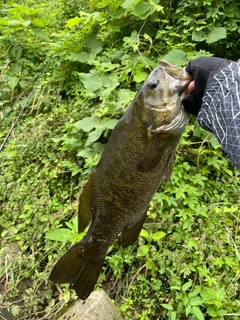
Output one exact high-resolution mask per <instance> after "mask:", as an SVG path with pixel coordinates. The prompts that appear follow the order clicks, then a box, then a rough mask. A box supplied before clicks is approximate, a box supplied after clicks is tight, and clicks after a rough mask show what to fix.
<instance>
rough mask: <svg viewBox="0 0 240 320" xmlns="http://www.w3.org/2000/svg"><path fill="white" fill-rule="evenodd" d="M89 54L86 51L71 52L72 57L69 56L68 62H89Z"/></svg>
mask: <svg viewBox="0 0 240 320" xmlns="http://www.w3.org/2000/svg"><path fill="white" fill-rule="evenodd" d="M88 57H89V55H88V53H87V52H85V51H81V52H70V55H69V56H68V60H71V61H79V62H82V63H84V62H87V61H88Z"/></svg>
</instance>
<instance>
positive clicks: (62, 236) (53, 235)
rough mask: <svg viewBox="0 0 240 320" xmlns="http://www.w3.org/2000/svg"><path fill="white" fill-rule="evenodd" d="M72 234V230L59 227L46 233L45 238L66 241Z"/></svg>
mask: <svg viewBox="0 0 240 320" xmlns="http://www.w3.org/2000/svg"><path fill="white" fill-rule="evenodd" d="M71 236H72V231H71V230H70V229H67V228H60V229H56V230H53V231H50V232H48V233H47V235H46V238H47V239H49V240H54V241H60V242H63V243H64V242H66V241H68V240H69V239H70V238H71Z"/></svg>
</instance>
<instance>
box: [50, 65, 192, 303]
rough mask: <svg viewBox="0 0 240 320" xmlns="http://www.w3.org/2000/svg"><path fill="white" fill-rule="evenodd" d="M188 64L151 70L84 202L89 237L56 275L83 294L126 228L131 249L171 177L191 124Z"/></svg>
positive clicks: (57, 279) (82, 217) (83, 220)
mask: <svg viewBox="0 0 240 320" xmlns="http://www.w3.org/2000/svg"><path fill="white" fill-rule="evenodd" d="M187 83H189V77H186V75H185V72H184V69H180V68H177V67H175V66H172V65H170V64H168V63H166V62H164V61H163V62H161V63H160V65H159V67H157V68H156V69H154V70H153V71H152V73H151V74H150V75H149V77H148V78H147V80H146V81H145V83H144V84H143V86H142V88H141V89H140V91H139V92H138V94H137V95H136V97H135V99H134V100H133V102H132V104H131V105H130V107H129V108H128V110H127V111H126V113H125V115H124V116H123V117H122V118H121V119H120V120H119V122H118V123H117V125H116V127H115V128H114V130H113V132H112V134H111V137H110V139H109V141H108V143H107V145H106V148H105V150H104V152H103V154H102V157H101V159H100V161H99V164H98V166H97V168H96V169H95V170H94V172H93V173H92V175H91V176H90V178H89V180H88V182H87V184H86V186H85V188H84V190H83V192H82V194H81V196H80V201H79V232H82V231H83V230H84V229H85V228H86V227H87V225H88V224H89V222H90V221H91V224H90V227H89V229H88V232H87V234H86V236H85V237H84V238H83V239H82V240H81V241H80V242H79V243H76V244H75V245H73V246H72V247H71V248H70V249H69V250H68V251H67V252H66V253H65V255H64V256H63V257H62V258H60V260H59V261H58V262H57V264H56V265H55V267H54V268H53V270H52V273H51V275H50V279H51V280H52V281H53V282H56V283H71V284H73V286H74V288H75V290H76V292H77V294H78V296H79V298H81V299H86V298H87V297H88V295H89V294H90V293H91V291H92V290H93V289H94V286H95V283H96V281H97V278H98V276H99V274H100V272H101V268H102V265H103V262H104V259H105V256H106V254H107V250H108V248H109V246H110V245H111V244H112V243H113V241H114V240H115V239H116V238H117V236H118V235H119V234H120V233H121V240H122V246H123V247H124V248H125V247H127V246H128V245H130V244H132V243H133V242H134V241H135V240H136V239H137V237H138V235H139V232H140V230H141V228H142V225H143V222H144V219H145V215H146V211H147V209H148V206H149V202H150V201H151V199H152V197H153V195H154V193H155V192H156V190H157V188H158V186H159V183H160V181H161V180H164V181H167V180H168V179H169V178H170V176H171V172H172V171H171V169H172V161H173V156H174V152H175V149H176V147H177V144H178V142H179V139H180V137H181V134H182V132H183V130H184V127H185V125H186V124H187V123H188V115H187V113H186V112H185V111H184V109H183V108H182V105H181V98H180V93H181V91H182V90H183V88H184V86H186V85H187Z"/></svg>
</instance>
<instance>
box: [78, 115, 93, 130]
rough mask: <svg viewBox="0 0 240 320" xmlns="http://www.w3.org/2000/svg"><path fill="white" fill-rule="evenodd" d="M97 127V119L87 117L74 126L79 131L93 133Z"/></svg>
mask: <svg viewBox="0 0 240 320" xmlns="http://www.w3.org/2000/svg"><path fill="white" fill-rule="evenodd" d="M96 125H97V119H96V118H94V117H86V118H84V119H82V120H79V121H77V122H76V123H75V124H74V126H75V127H76V128H77V129H78V130H83V131H85V132H89V131H91V130H92V129H93V128H95V127H96Z"/></svg>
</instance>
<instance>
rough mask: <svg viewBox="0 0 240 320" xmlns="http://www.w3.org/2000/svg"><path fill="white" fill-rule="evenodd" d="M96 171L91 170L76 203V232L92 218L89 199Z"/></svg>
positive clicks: (83, 227)
mask: <svg viewBox="0 0 240 320" xmlns="http://www.w3.org/2000/svg"><path fill="white" fill-rule="evenodd" d="M95 174H96V171H93V173H92V174H91V176H90V178H89V180H88V182H87V184H86V185H85V187H84V189H83V192H82V194H81V195H80V199H79V205H78V232H79V233H80V232H83V231H84V229H85V228H86V227H87V226H88V224H89V222H90V221H91V219H92V212H91V201H92V194H93V188H94V181H95Z"/></svg>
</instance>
